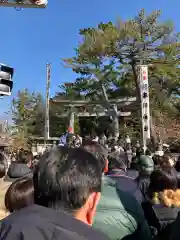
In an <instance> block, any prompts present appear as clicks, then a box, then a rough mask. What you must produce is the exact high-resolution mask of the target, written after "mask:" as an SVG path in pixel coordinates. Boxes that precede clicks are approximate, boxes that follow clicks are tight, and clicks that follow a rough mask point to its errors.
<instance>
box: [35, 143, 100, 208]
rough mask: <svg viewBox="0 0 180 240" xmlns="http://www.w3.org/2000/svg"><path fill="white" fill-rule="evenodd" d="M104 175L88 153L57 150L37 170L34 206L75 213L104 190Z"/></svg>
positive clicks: (44, 156)
mask: <svg viewBox="0 0 180 240" xmlns="http://www.w3.org/2000/svg"><path fill="white" fill-rule="evenodd" d="M101 175H102V172H101V169H100V166H99V164H98V161H97V159H96V158H95V157H94V156H93V155H92V154H90V153H89V152H87V151H86V150H84V149H81V148H68V147H61V146H59V147H55V148H53V149H51V150H50V151H48V152H46V153H45V154H44V155H42V156H41V158H40V160H39V162H38V164H37V166H36V167H35V171H34V199H35V204H39V205H42V206H45V207H50V208H53V209H56V210H60V209H62V210H64V211H66V212H70V213H71V212H74V211H76V210H78V209H80V208H81V207H82V206H84V204H85V203H86V201H87V199H88V197H89V196H90V194H91V193H93V192H100V191H101Z"/></svg>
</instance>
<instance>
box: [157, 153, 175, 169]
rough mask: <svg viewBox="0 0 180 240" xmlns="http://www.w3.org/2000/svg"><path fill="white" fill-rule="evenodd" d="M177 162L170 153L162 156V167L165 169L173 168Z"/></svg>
mask: <svg viewBox="0 0 180 240" xmlns="http://www.w3.org/2000/svg"><path fill="white" fill-rule="evenodd" d="M174 164H175V161H174V159H173V157H172V156H171V155H169V154H165V155H164V156H163V157H162V161H161V164H160V166H161V168H163V169H171V168H172V167H173V166H174Z"/></svg>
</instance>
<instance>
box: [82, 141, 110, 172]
mask: <svg viewBox="0 0 180 240" xmlns="http://www.w3.org/2000/svg"><path fill="white" fill-rule="evenodd" d="M82 147H83V148H84V149H86V151H88V152H90V153H91V154H93V155H94V156H95V157H96V159H97V160H98V162H99V163H100V166H101V169H102V173H103V172H107V171H108V150H107V148H106V147H105V146H103V145H101V144H99V143H97V142H94V141H91V140H87V141H84V142H83V145H82Z"/></svg>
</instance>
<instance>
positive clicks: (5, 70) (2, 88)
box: [0, 63, 14, 96]
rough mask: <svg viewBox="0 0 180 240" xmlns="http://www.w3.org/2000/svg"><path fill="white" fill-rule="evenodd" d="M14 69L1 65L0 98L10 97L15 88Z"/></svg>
mask: <svg viewBox="0 0 180 240" xmlns="http://www.w3.org/2000/svg"><path fill="white" fill-rule="evenodd" d="M13 74H14V68H11V67H9V66H6V65H4V64H1V63H0V96H10V95H11V92H12V88H13V80H12V78H13Z"/></svg>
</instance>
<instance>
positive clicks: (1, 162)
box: [0, 152, 8, 178]
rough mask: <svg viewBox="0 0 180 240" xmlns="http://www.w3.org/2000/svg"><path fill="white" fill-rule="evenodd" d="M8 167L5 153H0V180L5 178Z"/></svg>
mask: <svg viewBox="0 0 180 240" xmlns="http://www.w3.org/2000/svg"><path fill="white" fill-rule="evenodd" d="M7 167H8V162H7V158H6V157H5V155H4V154H3V153H1V152H0V178H3V177H4V176H5V175H6V170H7Z"/></svg>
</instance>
